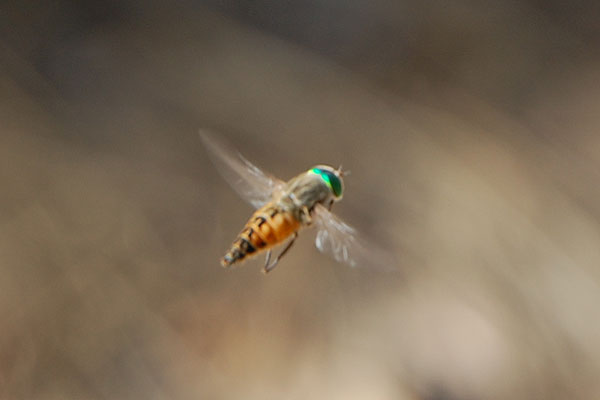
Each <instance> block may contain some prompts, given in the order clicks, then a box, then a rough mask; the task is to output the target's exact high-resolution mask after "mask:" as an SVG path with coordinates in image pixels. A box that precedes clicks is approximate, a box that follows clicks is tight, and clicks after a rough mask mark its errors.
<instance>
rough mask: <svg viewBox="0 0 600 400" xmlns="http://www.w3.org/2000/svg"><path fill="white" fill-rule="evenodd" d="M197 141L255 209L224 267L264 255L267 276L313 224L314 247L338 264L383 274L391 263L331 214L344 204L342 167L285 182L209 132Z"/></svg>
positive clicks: (313, 171)
mask: <svg viewBox="0 0 600 400" xmlns="http://www.w3.org/2000/svg"><path fill="white" fill-rule="evenodd" d="M200 137H201V138H202V140H203V142H204V145H205V146H206V148H207V149H208V150H209V155H210V156H211V159H212V161H213V163H214V164H215V166H216V167H217V169H218V170H219V172H220V173H221V175H223V177H225V179H226V180H227V181H228V182H229V183H230V184H231V186H232V187H233V188H234V189H235V190H236V191H237V192H238V193H239V194H240V196H242V197H243V198H244V199H245V200H247V201H248V202H250V204H252V205H253V206H254V207H255V208H256V209H257V210H256V211H255V212H254V214H253V215H252V216H251V217H250V219H249V220H248V222H247V223H246V225H245V227H244V229H242V231H241V232H240V234H239V235H238V237H237V238H236V239H235V241H234V242H233V244H232V245H231V247H230V248H229V250H228V251H227V253H226V254H225V256H224V257H223V258H222V259H221V264H222V265H223V266H224V267H229V266H232V265H234V264H236V263H239V262H241V261H243V260H244V259H246V258H248V257H250V256H254V255H256V254H258V253H260V252H262V251H267V259H266V262H265V267H264V272H269V271H271V270H272V269H273V268H274V267H275V266H276V265H277V263H278V261H279V260H280V259H281V257H282V256H283V255H284V254H285V253H286V252H287V251H288V250H289V249H290V247H291V246H292V244H293V243H294V240H295V239H296V237H297V236H298V231H299V230H300V229H301V228H303V227H307V226H313V225H316V227H317V230H318V232H317V237H316V241H315V245H316V247H317V248H318V249H319V251H321V252H323V253H326V254H329V255H331V256H332V257H333V258H334V259H335V260H336V261H339V262H343V263H346V264H349V265H351V266H357V265H369V266H371V265H375V266H379V267H384V268H385V269H389V267H390V265H392V264H393V259H392V257H390V255H389V253H387V252H386V251H384V250H382V249H381V248H380V247H379V246H377V245H376V244H375V243H373V242H371V241H368V240H365V238H363V237H361V236H360V235H359V234H358V232H357V231H356V230H355V229H354V228H352V227H351V226H349V225H348V224H346V223H345V222H343V221H342V220H341V219H339V218H338V217H337V216H335V215H334V214H333V213H331V207H332V205H333V204H334V203H335V202H337V201H339V200H341V199H342V195H343V191H344V183H343V175H344V174H343V172H342V170H341V168H338V169H334V168H332V167H330V166H328V165H317V166H316V167H313V168H311V169H310V170H308V171H306V172H304V173H301V174H300V175H298V176H296V177H294V178H292V179H291V180H289V181H288V182H284V181H281V180H279V179H277V178H275V177H273V176H271V175H269V174H267V173H265V172H263V171H262V170H260V169H259V168H258V167H256V166H255V165H253V164H252V163H250V162H249V161H248V160H246V159H245V158H244V157H243V156H242V155H241V154H239V153H237V152H236V151H235V150H233V149H231V148H230V147H228V146H226V145H223V144H222V143H220V142H219V141H218V140H216V139H215V138H214V137H213V136H212V135H210V134H208V133H207V132H201V133H200ZM286 239H289V241H288V243H287V245H286V246H285V248H284V249H283V250H282V251H281V253H280V254H279V255H278V256H277V257H276V258H275V260H274V261H273V262H270V259H271V250H272V248H273V247H274V246H276V245H278V244H281V243H283V242H285V241H286Z"/></svg>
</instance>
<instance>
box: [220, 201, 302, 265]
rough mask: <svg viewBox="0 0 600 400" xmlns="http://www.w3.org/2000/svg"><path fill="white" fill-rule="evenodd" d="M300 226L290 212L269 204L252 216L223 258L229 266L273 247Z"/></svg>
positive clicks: (222, 260)
mask: <svg viewBox="0 0 600 400" xmlns="http://www.w3.org/2000/svg"><path fill="white" fill-rule="evenodd" d="M299 228H300V222H299V221H298V220H297V219H296V218H294V216H293V215H292V214H290V213H288V212H285V211H283V210H282V209H281V208H280V207H278V206H277V205H273V204H267V205H265V206H263V207H262V208H259V209H258V210H256V212H255V213H254V214H253V215H252V217H250V219H249V220H248V222H247V223H246V226H245V227H244V229H243V230H242V231H241V232H240V234H239V235H238V237H237V239H236V240H235V241H234V242H233V244H232V245H231V248H230V249H229V251H228V252H227V254H225V256H224V257H223V258H222V259H221V264H222V265H223V266H224V267H228V266H230V265H232V264H234V263H236V262H239V261H241V260H243V259H244V258H246V257H247V256H250V255H254V254H257V253H259V252H260V251H261V250H266V249H268V248H270V247H273V246H275V245H277V244H279V243H281V242H282V241H284V240H285V239H286V238H288V237H289V236H290V235H291V234H292V233H294V232H296V231H297V230H298V229H299Z"/></svg>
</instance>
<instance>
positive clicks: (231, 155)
mask: <svg viewBox="0 0 600 400" xmlns="http://www.w3.org/2000/svg"><path fill="white" fill-rule="evenodd" d="M200 138H201V139H202V142H203V143H204V146H205V147H206V148H207V150H208V153H209V156H210V159H211V161H212V162H213V164H215V166H216V167H217V169H218V171H219V173H220V174H221V175H222V176H223V178H225V180H226V181H227V182H228V183H229V184H230V185H231V187H233V189H234V190H235V191H236V192H237V193H238V194H239V195H240V196H241V197H242V198H243V199H244V200H246V201H248V202H249V203H250V204H252V206H254V208H260V207H261V206H263V205H265V204H266V203H267V202H269V201H270V200H271V199H272V198H273V196H276V195H277V193H279V192H280V191H281V190H282V189H283V187H284V185H285V183H284V182H283V181H281V180H279V179H277V178H275V177H274V176H271V175H270V174H267V173H265V172H263V171H262V170H261V169H260V168H258V167H257V166H255V165H254V164H252V163H251V162H250V161H248V160H246V158H244V156H242V155H241V154H240V153H239V152H238V151H237V150H235V149H233V148H232V147H231V146H228V145H226V144H224V143H223V142H222V141H220V140H218V139H217V138H215V137H214V135H212V134H209V133H208V132H206V131H200Z"/></svg>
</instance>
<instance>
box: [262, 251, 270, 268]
mask: <svg viewBox="0 0 600 400" xmlns="http://www.w3.org/2000/svg"><path fill="white" fill-rule="evenodd" d="M269 261H271V250H269V251H267V258H265V267H264V268H263V270H265V271H266V270H267V266H268V265H269Z"/></svg>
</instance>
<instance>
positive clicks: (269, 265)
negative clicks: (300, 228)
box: [263, 232, 298, 274]
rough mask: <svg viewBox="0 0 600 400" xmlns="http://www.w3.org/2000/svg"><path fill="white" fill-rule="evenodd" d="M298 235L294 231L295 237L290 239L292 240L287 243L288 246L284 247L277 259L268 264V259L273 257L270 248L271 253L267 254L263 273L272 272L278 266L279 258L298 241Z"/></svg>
mask: <svg viewBox="0 0 600 400" xmlns="http://www.w3.org/2000/svg"><path fill="white" fill-rule="evenodd" d="M297 237H298V232H294V237H293V238H292V240H290V242H289V243H288V244H287V246H285V249H283V251H282V252H281V253H279V255H278V256H277V257H276V258H275V260H273V263H272V264H268V261H269V259H270V258H271V257H270V255H271V254H270V253H271V251H270V250H269V254H267V263H266V264H265V268H264V269H263V273H265V274H267V273H269V272H271V271H272V270H273V268H275V267H276V266H277V263H278V262H279V260H281V257H283V255H284V254H285V253H286V252H287V251H288V250H289V249H290V247H292V245H293V244H294V242H295V241H296V238H297Z"/></svg>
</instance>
